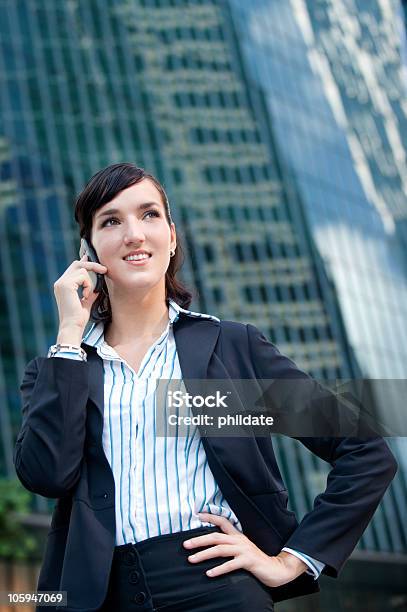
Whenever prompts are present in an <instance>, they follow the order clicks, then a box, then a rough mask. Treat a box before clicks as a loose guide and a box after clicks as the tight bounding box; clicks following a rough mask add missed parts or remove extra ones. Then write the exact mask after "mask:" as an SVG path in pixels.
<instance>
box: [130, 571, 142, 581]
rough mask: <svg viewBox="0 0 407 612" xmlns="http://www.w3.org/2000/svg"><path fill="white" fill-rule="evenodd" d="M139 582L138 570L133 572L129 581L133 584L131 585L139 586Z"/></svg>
mask: <svg viewBox="0 0 407 612" xmlns="http://www.w3.org/2000/svg"><path fill="white" fill-rule="evenodd" d="M139 580H140V573H139V572H137V571H136V570H134V571H132V572H131V573H130V576H129V581H130V582H131V584H137V582H138V581H139Z"/></svg>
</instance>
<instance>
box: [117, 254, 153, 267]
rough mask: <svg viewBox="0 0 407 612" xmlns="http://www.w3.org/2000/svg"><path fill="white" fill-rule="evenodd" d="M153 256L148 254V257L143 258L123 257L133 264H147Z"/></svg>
mask: <svg viewBox="0 0 407 612" xmlns="http://www.w3.org/2000/svg"><path fill="white" fill-rule="evenodd" d="M151 257H152V256H151V255H148V257H143V258H141V259H123V261H124V262H125V263H127V264H131V265H133V266H141V265H143V264H146V263H147V262H148V261H149V260H150V259H151Z"/></svg>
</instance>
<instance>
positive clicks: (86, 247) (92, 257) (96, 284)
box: [79, 238, 103, 298]
mask: <svg viewBox="0 0 407 612" xmlns="http://www.w3.org/2000/svg"><path fill="white" fill-rule="evenodd" d="M85 253H86V254H87V256H88V261H94V262H96V263H100V261H99V259H98V256H97V255H96V251H95V249H94V248H93V247H92V246H91V245H90V244H89V242H88V241H87V240H85V238H82V239H81V246H80V249H79V259H81V258H82V257H83V255H85ZM88 274H89V276H90V280H91V282H92V291H98V292H99V293H100V292H101V291H102V287H103V274H99V273H98V272H93V270H88ZM79 291H80V293H79V297H80V298H82V295H83V288H82V286H81V287H79Z"/></svg>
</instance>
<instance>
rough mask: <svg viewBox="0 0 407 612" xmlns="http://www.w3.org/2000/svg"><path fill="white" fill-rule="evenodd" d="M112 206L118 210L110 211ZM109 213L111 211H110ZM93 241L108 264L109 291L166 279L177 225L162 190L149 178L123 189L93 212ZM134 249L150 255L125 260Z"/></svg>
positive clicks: (174, 243) (144, 286)
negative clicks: (167, 211)
mask: <svg viewBox="0 0 407 612" xmlns="http://www.w3.org/2000/svg"><path fill="white" fill-rule="evenodd" d="M110 209H116V211H115V212H111V213H108V211H109V210H110ZM107 213H108V214H107ZM91 241H92V244H93V246H94V248H95V250H96V253H97V255H98V258H99V261H100V262H101V263H102V264H103V265H105V266H106V267H107V273H106V275H105V279H106V284H107V287H108V290H109V294H110V295H112V292H113V293H116V291H117V292H118V293H121V292H122V291H124V292H126V291H128V290H135V289H137V288H139V289H144V290H146V289H147V290H148V289H152V288H153V287H156V285H157V284H158V283H162V285H163V289H164V290H165V273H166V271H167V268H168V265H169V262H170V251H171V250H175V246H176V233H175V225H174V224H173V223H171V226H169V225H168V221H167V217H166V215H165V208H164V204H163V202H162V198H161V194H160V192H159V191H158V189H157V188H156V186H155V185H154V183H153V182H152V181H150V180H149V179H143V180H142V181H140V182H139V183H136V184H135V185H132V186H131V187H128V188H127V189H124V190H123V191H121V192H120V193H119V194H118V195H117V196H116V197H115V198H114V199H113V200H111V201H110V202H107V203H106V204H104V205H103V206H102V207H101V208H99V209H98V210H97V211H96V213H95V214H94V216H93V221H92V231H91ZM133 251H142V252H143V251H144V252H145V253H148V255H149V256H148V257H147V258H146V259H143V260H139V261H136V262H127V261H125V259H124V258H125V256H126V255H128V254H129V253H131V252H133Z"/></svg>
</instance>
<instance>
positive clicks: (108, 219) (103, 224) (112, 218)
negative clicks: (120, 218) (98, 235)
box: [100, 217, 117, 227]
mask: <svg viewBox="0 0 407 612" xmlns="http://www.w3.org/2000/svg"><path fill="white" fill-rule="evenodd" d="M108 221H117V219H116V217H108V218H107V219H106V220H105V221H103V223H102V225H101V226H100V227H105V225H106V223H107V222H108Z"/></svg>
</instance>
